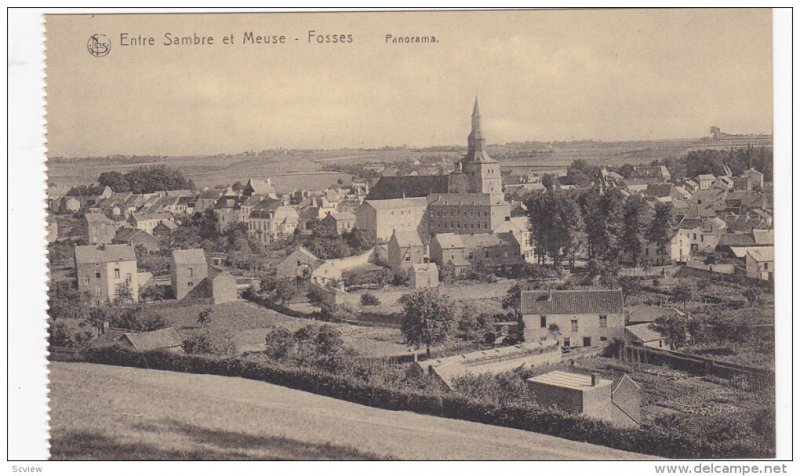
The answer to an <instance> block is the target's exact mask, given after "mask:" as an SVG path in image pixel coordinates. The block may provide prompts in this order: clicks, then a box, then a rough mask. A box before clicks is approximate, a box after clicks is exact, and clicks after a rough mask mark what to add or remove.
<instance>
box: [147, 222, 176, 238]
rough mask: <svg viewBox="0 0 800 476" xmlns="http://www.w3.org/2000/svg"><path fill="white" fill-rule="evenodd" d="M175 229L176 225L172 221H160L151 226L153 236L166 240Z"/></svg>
mask: <svg viewBox="0 0 800 476" xmlns="http://www.w3.org/2000/svg"><path fill="white" fill-rule="evenodd" d="M177 229H178V225H177V223H175V222H174V221H162V222H161V223H159V224H158V225H156V226H155V227H154V228H153V236H155V237H156V238H163V239H167V240H168V239H169V237H170V235H172V232H173V231H175V230H177Z"/></svg>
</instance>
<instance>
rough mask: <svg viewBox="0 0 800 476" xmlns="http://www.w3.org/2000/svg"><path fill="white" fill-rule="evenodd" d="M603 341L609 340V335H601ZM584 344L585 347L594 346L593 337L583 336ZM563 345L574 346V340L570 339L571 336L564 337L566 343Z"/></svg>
mask: <svg viewBox="0 0 800 476" xmlns="http://www.w3.org/2000/svg"><path fill="white" fill-rule="evenodd" d="M600 340H601V341H602V342H605V341H607V340H608V337H600ZM583 346H584V347H591V346H592V338H591V337H584V338H583ZM563 347H572V342H571V341H570V339H569V337H564V344H563Z"/></svg>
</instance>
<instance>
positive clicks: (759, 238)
mask: <svg viewBox="0 0 800 476" xmlns="http://www.w3.org/2000/svg"><path fill="white" fill-rule="evenodd" d="M753 239H754V240H755V243H756V244H757V245H774V244H775V234H774V230H755V229H754V230H753Z"/></svg>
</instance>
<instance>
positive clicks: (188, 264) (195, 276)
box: [170, 248, 208, 301]
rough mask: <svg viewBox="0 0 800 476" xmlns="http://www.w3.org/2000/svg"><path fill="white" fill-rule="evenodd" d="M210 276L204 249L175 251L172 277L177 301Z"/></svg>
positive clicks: (173, 252)
mask: <svg viewBox="0 0 800 476" xmlns="http://www.w3.org/2000/svg"><path fill="white" fill-rule="evenodd" d="M206 276H208V262H207V261H206V254H205V252H204V251H203V250H202V249H199V248H194V249H189V250H173V251H172V263H171V268H170V277H171V281H172V292H173V293H174V295H175V299H177V300H178V301H181V300H182V299H183V298H185V297H186V296H187V295H188V294H189V293H190V292H191V291H192V290H193V289H194V288H195V287H196V286H197V285H199V284H200V282H201V281H202V280H204V279H205V278H206Z"/></svg>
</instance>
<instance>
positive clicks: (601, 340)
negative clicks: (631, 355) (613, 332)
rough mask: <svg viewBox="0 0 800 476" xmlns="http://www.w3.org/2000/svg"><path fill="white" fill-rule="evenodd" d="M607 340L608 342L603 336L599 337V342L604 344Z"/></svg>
mask: <svg viewBox="0 0 800 476" xmlns="http://www.w3.org/2000/svg"><path fill="white" fill-rule="evenodd" d="M607 340H608V337H605V336H603V337H600V342H605V341H607Z"/></svg>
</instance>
